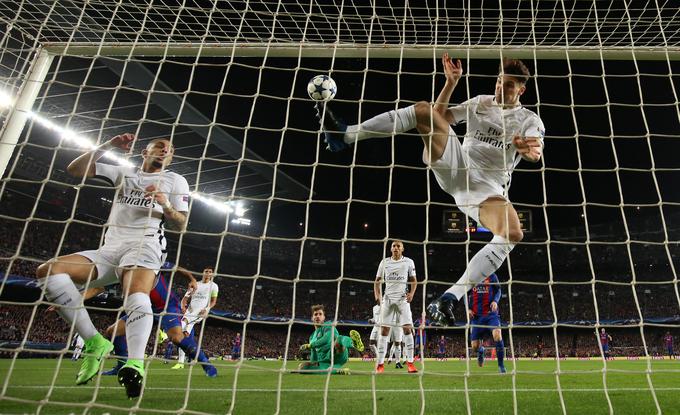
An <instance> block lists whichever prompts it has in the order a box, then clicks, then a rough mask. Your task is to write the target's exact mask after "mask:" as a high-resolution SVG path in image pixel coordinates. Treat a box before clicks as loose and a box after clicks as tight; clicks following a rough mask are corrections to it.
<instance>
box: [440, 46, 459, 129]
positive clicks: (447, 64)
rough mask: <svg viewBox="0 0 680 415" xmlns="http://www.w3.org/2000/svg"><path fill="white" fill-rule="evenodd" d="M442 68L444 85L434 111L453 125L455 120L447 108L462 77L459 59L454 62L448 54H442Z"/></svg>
mask: <svg viewBox="0 0 680 415" xmlns="http://www.w3.org/2000/svg"><path fill="white" fill-rule="evenodd" d="M442 66H443V69H444V76H445V77H446V83H444V87H443V88H442V90H441V92H440V93H439V96H438V97H437V101H436V102H435V103H434V110H435V111H436V112H438V113H440V114H441V115H443V116H444V118H445V119H446V121H448V123H449V124H453V123H454V121H455V120H454V117H453V114H452V113H451V112H450V111H449V108H448V107H449V101H450V100H451V95H452V94H453V90H454V89H455V88H456V85H458V81H459V80H460V77H461V76H463V64H462V63H461V62H460V59H456V61H455V62H454V61H453V59H451V58H449V54H448V53H444V55H443V56H442Z"/></svg>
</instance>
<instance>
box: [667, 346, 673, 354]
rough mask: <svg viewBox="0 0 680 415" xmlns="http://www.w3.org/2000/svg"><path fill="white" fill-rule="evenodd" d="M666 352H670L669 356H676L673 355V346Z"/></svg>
mask: <svg viewBox="0 0 680 415" xmlns="http://www.w3.org/2000/svg"><path fill="white" fill-rule="evenodd" d="M666 350H668V354H675V353H673V346H671V347H668V348H667V349H666Z"/></svg>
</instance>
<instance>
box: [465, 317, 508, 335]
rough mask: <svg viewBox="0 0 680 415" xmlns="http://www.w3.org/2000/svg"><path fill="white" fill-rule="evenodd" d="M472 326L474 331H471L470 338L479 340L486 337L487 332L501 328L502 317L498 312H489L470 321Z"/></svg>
mask: <svg viewBox="0 0 680 415" xmlns="http://www.w3.org/2000/svg"><path fill="white" fill-rule="evenodd" d="M470 325H471V326H472V331H471V332H470V340H479V339H481V338H483V337H484V335H485V334H487V333H489V334H491V332H492V331H493V330H494V329H495V328H501V319H500V317H498V314H489V315H486V316H479V317H475V318H473V319H472V320H471V321H470ZM479 326H490V327H479Z"/></svg>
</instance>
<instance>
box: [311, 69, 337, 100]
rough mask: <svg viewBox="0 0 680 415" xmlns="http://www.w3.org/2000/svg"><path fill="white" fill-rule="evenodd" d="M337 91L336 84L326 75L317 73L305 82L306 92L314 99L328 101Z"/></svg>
mask: <svg viewBox="0 0 680 415" xmlns="http://www.w3.org/2000/svg"><path fill="white" fill-rule="evenodd" d="M337 92H338V86H337V85H335V81H334V80H333V78H331V77H330V76H328V75H317V76H315V77H314V78H312V79H311V80H310V81H309V83H308V84H307V93H308V94H309V97H310V98H311V99H313V100H314V101H330V100H332V99H333V97H334V96H335V94H336V93H337Z"/></svg>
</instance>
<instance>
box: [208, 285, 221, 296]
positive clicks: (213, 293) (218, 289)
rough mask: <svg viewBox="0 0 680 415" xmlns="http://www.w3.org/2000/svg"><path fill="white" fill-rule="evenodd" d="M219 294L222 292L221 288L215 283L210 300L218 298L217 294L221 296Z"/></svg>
mask: <svg viewBox="0 0 680 415" xmlns="http://www.w3.org/2000/svg"><path fill="white" fill-rule="evenodd" d="M219 292H220V287H218V286H217V284H215V283H214V282H213V284H212V289H211V290H210V298H215V297H217V294H219Z"/></svg>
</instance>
